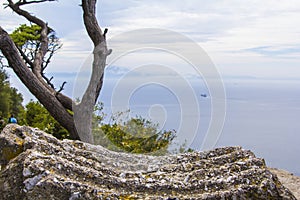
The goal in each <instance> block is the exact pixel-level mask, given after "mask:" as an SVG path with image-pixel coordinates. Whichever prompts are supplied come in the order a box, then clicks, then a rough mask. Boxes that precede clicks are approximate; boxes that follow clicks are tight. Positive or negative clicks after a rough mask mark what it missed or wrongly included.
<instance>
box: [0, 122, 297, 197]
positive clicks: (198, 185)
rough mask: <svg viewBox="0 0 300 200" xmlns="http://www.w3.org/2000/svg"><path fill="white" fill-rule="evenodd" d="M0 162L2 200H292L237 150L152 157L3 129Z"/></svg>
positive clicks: (31, 131) (252, 158)
mask: <svg viewBox="0 0 300 200" xmlns="http://www.w3.org/2000/svg"><path fill="white" fill-rule="evenodd" d="M0 164H1V173H0V199H6V200H8V199H31V200H37V199H57V200H58V199H59V200H63V199H69V200H74V199H296V198H295V197H294V196H293V194H292V193H291V192H290V191H289V190H288V189H287V188H285V187H284V186H283V185H282V184H281V183H280V181H279V180H278V178H277V176H276V175H274V174H272V173H271V172H270V171H269V170H268V169H267V167H266V165H265V163H264V160H263V159H259V158H256V157H255V155H254V154H253V153H252V152H251V151H246V150H243V149H242V148H240V147H226V148H219V149H215V150H212V151H207V152H193V153H187V154H180V155H170V156H161V157H154V156H146V155H133V154H126V153H116V152H111V151H108V150H106V149H104V148H102V147H101V146H94V145H90V144H86V143H83V142H80V141H71V140H63V141H60V140H57V139H56V138H54V137H53V136H51V135H48V134H46V133H44V132H42V131H40V130H37V129H33V128H30V127H21V126H18V125H8V126H7V127H6V128H5V129H4V130H3V132H2V133H1V134H0Z"/></svg>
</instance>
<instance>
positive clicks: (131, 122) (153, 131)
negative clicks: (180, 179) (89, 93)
mask: <svg viewBox="0 0 300 200" xmlns="http://www.w3.org/2000/svg"><path fill="white" fill-rule="evenodd" d="M99 109H100V111H101V110H102V109H103V105H102V104H101V105H100V106H99V105H98V115H95V117H96V116H99V119H100V120H101V121H97V120H96V121H94V126H93V127H94V129H93V133H94V139H95V142H96V144H100V145H102V146H104V147H106V148H108V149H111V150H115V151H125V152H131V153H151V154H154V155H162V154H166V153H168V146H169V145H170V144H171V142H172V140H173V139H174V138H175V131H174V130H172V131H159V129H158V124H155V123H153V122H151V121H150V120H147V119H144V118H142V117H134V118H130V119H127V120H120V118H121V116H123V115H125V114H126V113H124V112H121V113H117V114H116V115H114V116H112V117H111V119H110V123H106V124H105V123H103V121H102V120H103V119H104V118H105V115H104V114H103V113H102V114H100V115H99ZM96 110H97V109H96ZM94 119H95V118H94ZM99 122H100V123H99ZM97 124H98V126H97ZM99 124H101V125H100V126H99Z"/></svg>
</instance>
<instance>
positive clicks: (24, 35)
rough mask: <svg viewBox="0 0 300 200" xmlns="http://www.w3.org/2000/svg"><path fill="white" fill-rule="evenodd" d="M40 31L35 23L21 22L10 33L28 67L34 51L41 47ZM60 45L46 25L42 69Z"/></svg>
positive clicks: (52, 31) (33, 56)
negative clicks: (46, 33) (46, 32)
mask: <svg viewBox="0 0 300 200" xmlns="http://www.w3.org/2000/svg"><path fill="white" fill-rule="evenodd" d="M41 31H42V28H41V27H40V26H38V25H36V24H31V25H30V26H28V25H26V24H21V25H20V26H19V27H18V28H17V29H15V30H14V31H13V32H12V33H11V34H10V37H11V38H12V40H13V41H14V42H15V44H16V46H17V47H18V48H19V50H21V51H22V52H23V53H22V57H23V58H24V61H25V62H26V64H27V65H28V66H29V67H32V66H30V64H32V63H33V62H34V59H35V56H36V53H37V52H38V51H39V48H40V47H41ZM61 46H62V45H61V42H60V40H59V38H58V37H57V36H56V33H55V31H54V30H53V29H51V28H50V27H48V49H47V52H46V55H45V57H44V59H43V63H42V69H43V70H44V69H46V68H47V66H48V64H49V63H50V60H51V59H52V56H53V55H54V53H55V52H56V51H57V50H58V49H60V48H61ZM25 57H26V59H25ZM0 61H1V59H0ZM0 64H1V63H0Z"/></svg>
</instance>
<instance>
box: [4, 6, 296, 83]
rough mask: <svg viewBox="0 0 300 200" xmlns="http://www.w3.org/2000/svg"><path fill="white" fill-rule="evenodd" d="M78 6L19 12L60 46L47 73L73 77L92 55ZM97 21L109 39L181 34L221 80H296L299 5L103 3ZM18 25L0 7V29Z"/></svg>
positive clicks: (33, 8)
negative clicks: (149, 32)
mask: <svg viewBox="0 0 300 200" xmlns="http://www.w3.org/2000/svg"><path fill="white" fill-rule="evenodd" d="M0 2H1V4H2V3H4V2H5V1H4V0H1V1H0ZM79 4H80V1H79V0H76V1H63V0H59V1H57V2H49V3H44V4H40V5H34V6H25V7H24V8H26V9H27V10H29V11H30V12H31V13H34V14H36V15H37V16H39V17H41V18H43V19H44V20H45V21H47V22H48V23H49V26H51V27H52V28H53V29H55V30H56V32H57V34H58V36H59V37H60V38H61V40H62V42H63V48H62V49H61V50H60V51H59V53H58V54H57V55H56V57H55V58H54V59H53V62H52V66H51V68H49V70H48V71H49V72H60V73H61V72H66V73H68V72H76V71H77V70H78V69H79V68H80V67H81V65H82V63H83V62H84V60H85V59H86V57H87V56H88V54H89V53H90V52H91V51H92V45H91V42H90V40H89V38H88V37H87V34H86V31H85V30H84V26H83V22H82V10H81V7H80V6H78V5H79ZM97 16H98V19H99V22H100V25H101V26H102V27H108V28H109V34H108V37H109V38H111V37H113V36H115V35H118V34H120V33H123V32H126V31H130V30H135V29H139V28H162V29H168V30H172V31H176V32H179V33H181V34H184V35H185V36H187V37H189V38H191V39H192V40H194V41H195V42H197V43H198V44H199V45H200V46H201V47H202V48H203V49H204V50H205V51H206V52H207V53H208V55H209V56H210V57H211V59H212V61H213V62H214V63H215V65H216V67H217V68H218V70H219V71H220V73H221V75H222V76H224V77H225V76H253V77H258V78H280V79H286V78H293V79H295V78H299V75H300V59H299V56H300V26H299V24H300V1H299V0H285V1H278V0H264V1H261V0H260V1H259V0H251V1H250V0H243V1H240V0H226V1H225V0H210V1H204V0H164V1H161V0H159V1H158V0H152V1H148V0H147V1H146V0H127V1H124V0H103V1H98V7H97ZM24 22H25V20H24V19H22V18H21V17H19V16H18V15H17V14H15V13H13V12H12V11H11V10H10V9H8V8H7V9H4V6H1V8H0V25H1V26H2V27H3V28H4V29H6V30H7V31H8V32H10V31H12V30H13V29H14V28H15V27H16V26H18V24H21V23H24Z"/></svg>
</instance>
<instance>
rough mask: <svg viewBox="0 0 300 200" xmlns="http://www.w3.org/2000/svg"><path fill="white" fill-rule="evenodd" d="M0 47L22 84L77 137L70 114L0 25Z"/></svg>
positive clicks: (74, 137)
mask: <svg viewBox="0 0 300 200" xmlns="http://www.w3.org/2000/svg"><path fill="white" fill-rule="evenodd" d="M0 49H1V51H2V53H3V55H4V56H5V57H6V59H7V61H8V63H9V66H11V67H12V68H13V70H14V72H15V73H16V75H17V76H18V77H19V78H20V80H21V81H22V82H23V84H24V85H25V86H26V87H27V88H28V89H29V90H30V92H31V93H32V94H33V95H34V96H35V97H36V98H37V99H38V100H39V101H40V102H41V103H42V104H43V105H44V106H45V108H46V109H47V110H48V111H49V113H50V114H51V115H52V116H53V117H54V118H55V119H56V120H57V121H58V122H59V123H60V124H61V125H62V126H63V127H65V128H66V129H67V130H68V131H69V133H70V134H71V137H72V138H73V139H79V136H78V133H77V130H76V127H75V125H74V120H73V117H72V116H71V114H69V112H68V111H67V110H66V109H65V108H64V107H63V105H62V104H61V103H60V102H59V101H58V99H57V98H56V97H55V95H53V93H51V91H49V89H48V88H47V87H45V85H44V84H41V82H40V80H39V79H38V78H37V77H36V76H35V74H34V73H32V72H31V71H30V69H29V68H28V67H27V66H26V64H25V62H24V61H23V59H22V58H21V56H20V54H19V51H18V49H17V47H16V46H15V44H14V42H13V41H12V40H11V38H10V37H9V35H8V34H7V32H6V31H5V30H3V29H2V27H0Z"/></svg>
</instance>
